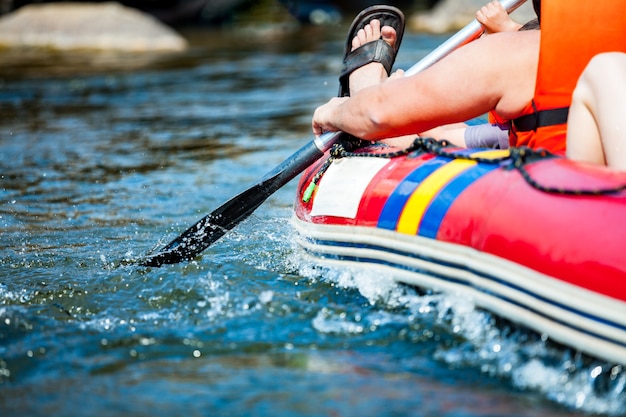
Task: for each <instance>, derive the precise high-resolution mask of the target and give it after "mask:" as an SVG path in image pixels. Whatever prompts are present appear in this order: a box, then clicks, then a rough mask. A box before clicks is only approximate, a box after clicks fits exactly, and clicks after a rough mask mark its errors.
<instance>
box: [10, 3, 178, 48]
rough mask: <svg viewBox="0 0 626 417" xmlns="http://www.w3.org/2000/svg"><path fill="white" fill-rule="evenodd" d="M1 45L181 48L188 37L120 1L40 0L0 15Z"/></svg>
mask: <svg viewBox="0 0 626 417" xmlns="http://www.w3.org/2000/svg"><path fill="white" fill-rule="evenodd" d="M0 47H4V48H23V47H30V48H50V49H55V50H81V49H82V50H116V51H128V52H140V51H182V50H184V49H186V47H187V42H186V41H185V39H184V38H183V37H182V36H180V35H179V34H178V33H176V32H175V31H174V30H172V29H171V28H169V27H168V26H165V25H164V24H162V23H161V22H159V21H158V20H156V19H155V18H153V17H152V16H150V15H147V14H145V13H143V12H140V11H138V10H135V9H132V8H129V7H125V6H122V5H121V4H119V3H114V2H111V3H45V4H31V5H28V6H24V7H22V8H20V9H18V10H16V11H15V12H13V13H10V14H8V15H5V16H3V17H2V18H0Z"/></svg>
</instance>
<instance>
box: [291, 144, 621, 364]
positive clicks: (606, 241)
mask: <svg viewBox="0 0 626 417" xmlns="http://www.w3.org/2000/svg"><path fill="white" fill-rule="evenodd" d="M330 154H332V155H333V156H330ZM625 188H626V173H620V172H615V171H611V170H608V169H606V168H604V167H597V166H591V165H587V164H580V163H576V162H573V161H570V160H566V159H564V158H561V157H555V156H554V155H550V154H548V153H545V152H533V151H530V150H527V149H513V150H511V151H508V150H506V151H500V150H481V149H472V150H468V149H455V148H451V147H447V146H445V143H444V144H442V143H438V142H435V141H433V140H421V141H416V143H415V144H414V146H413V148H412V149H408V150H406V151H404V152H396V153H394V152H392V149H391V148H388V147H385V146H383V145H370V146H368V147H365V148H360V149H357V150H355V151H352V152H349V151H346V150H345V149H344V148H338V149H333V150H331V152H330V153H329V154H327V155H326V156H325V158H324V159H322V160H320V161H319V162H318V163H317V164H315V165H314V166H312V167H311V168H310V169H309V170H308V171H306V172H305V173H304V174H303V176H302V177H301V180H300V183H299V186H298V191H297V198H296V202H295V207H294V212H295V215H294V218H293V223H294V225H295V228H296V230H297V231H298V232H299V235H300V239H299V241H300V243H301V245H302V247H303V248H304V249H305V251H306V252H307V253H308V254H310V255H312V256H314V257H315V258H317V259H318V260H319V261H320V262H321V263H325V264H330V265H334V266H337V265H339V266H355V265H357V266H359V267H364V268H371V269H373V270H377V271H380V272H382V273H385V274H387V275H389V274H391V275H392V276H393V277H394V279H396V280H397V281H399V282H403V283H406V284H409V285H413V286H417V287H420V288H425V289H432V290H435V291H442V292H451V293H460V294H464V295H465V296H467V297H471V299H472V301H473V302H474V303H475V304H476V305H477V306H478V307H481V308H484V309H486V310H489V311H492V312H493V313H495V314H496V315H498V316H501V317H504V318H506V319H508V320H511V321H513V322H515V323H519V324H521V325H523V326H526V327H528V328H530V329H533V330H535V331H537V332H540V333H542V334H545V335H547V336H548V337H549V338H551V339H552V340H554V341H556V342H559V343H561V344H564V345H566V346H569V347H571V348H573V349H576V350H578V351H581V352H584V353H586V354H588V355H591V356H593V357H596V358H599V359H602V360H605V361H608V362H611V363H616V364H621V365H626V191H624V189H625Z"/></svg>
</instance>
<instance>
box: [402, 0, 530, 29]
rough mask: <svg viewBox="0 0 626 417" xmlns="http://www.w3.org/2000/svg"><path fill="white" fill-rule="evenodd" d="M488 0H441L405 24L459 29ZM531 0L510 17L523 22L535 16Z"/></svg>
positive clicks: (421, 27)
mask: <svg viewBox="0 0 626 417" xmlns="http://www.w3.org/2000/svg"><path fill="white" fill-rule="evenodd" d="M488 2H489V0H441V1H440V2H439V3H437V5H436V6H435V7H434V8H433V9H432V10H429V11H428V12H424V13H417V14H415V15H414V16H412V17H411V18H410V19H409V20H408V21H407V25H408V26H409V27H410V28H411V29H412V30H415V31H421V32H430V33H446V32H452V31H456V30H459V29H461V28H462V27H463V26H465V25H467V24H468V23H469V22H471V21H472V20H473V19H474V17H475V15H476V12H477V11H478V10H479V9H480V8H481V7H482V6H484V5H485V4H487V3H488ZM536 17H537V15H535V11H534V10H533V7H532V2H530V1H527V2H526V3H524V4H522V5H521V6H520V7H519V8H518V9H517V10H515V11H514V12H513V14H511V19H513V20H515V21H516V22H518V23H521V24H524V23H526V22H527V21H529V20H531V19H534V18H536Z"/></svg>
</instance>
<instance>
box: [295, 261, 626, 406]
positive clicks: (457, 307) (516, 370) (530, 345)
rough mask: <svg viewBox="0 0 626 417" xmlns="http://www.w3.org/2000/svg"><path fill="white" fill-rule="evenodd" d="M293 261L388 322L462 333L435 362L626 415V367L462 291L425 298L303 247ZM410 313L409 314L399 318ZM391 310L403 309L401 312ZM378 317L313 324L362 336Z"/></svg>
mask: <svg viewBox="0 0 626 417" xmlns="http://www.w3.org/2000/svg"><path fill="white" fill-rule="evenodd" d="M294 251H295V252H296V254H297V256H294V257H292V258H291V260H290V261H289V262H290V264H291V265H292V266H297V267H298V271H299V274H300V275H302V276H305V277H307V278H309V279H311V280H312V281H318V280H319V281H328V282H331V283H333V285H334V286H337V287H340V288H345V289H356V290H358V292H359V293H360V294H361V295H363V297H365V298H366V299H367V300H368V301H369V303H370V304H371V305H373V306H374V305H380V306H381V311H380V312H379V314H378V315H379V316H380V317H382V318H384V319H386V320H387V321H386V322H384V321H383V322H379V323H378V324H380V325H382V324H383V323H390V322H393V323H401V322H406V323H410V322H414V321H421V322H425V325H426V326H428V325H430V326H431V327H432V328H435V329H443V330H445V331H446V332H448V333H449V334H453V335H455V336H458V338H459V339H458V340H459V341H458V343H454V344H452V345H449V344H445V345H442V346H439V347H438V348H437V350H436V352H435V359H437V360H441V361H443V362H445V363H447V364H449V365H450V366H451V367H478V368H479V369H480V370H481V372H483V373H486V374H488V375H490V376H493V377H497V378H505V379H507V380H508V381H510V383H511V384H512V385H513V386H514V387H516V388H519V389H523V390H530V391H534V392H540V393H542V394H543V395H544V396H545V397H546V398H548V399H550V400H552V401H555V402H557V403H559V404H562V405H564V406H566V407H568V408H571V409H576V410H580V411H583V412H585V413H598V414H604V415H610V416H622V415H626V370H625V369H623V368H622V367H621V366H613V365H611V364H607V363H602V362H601V361H597V360H594V359H592V358H588V357H584V356H582V355H580V354H578V353H576V352H573V351H571V350H569V349H567V348H564V347H561V346H558V345H556V344H552V343H551V342H549V341H548V340H547V339H548V338H547V337H546V336H542V335H538V334H536V333H532V332H530V331H529V330H527V329H522V328H516V327H515V326H514V325H507V324H503V323H500V322H499V321H498V320H497V318H496V317H494V316H493V315H492V314H491V313H489V312H486V311H484V310H480V309H477V308H476V307H475V305H474V304H473V303H472V302H471V301H470V300H468V298H466V297H463V295H462V294H458V295H450V294H426V295H419V294H417V293H415V292H413V291H411V290H410V289H408V288H407V287H406V286H403V285H399V284H397V283H396V282H395V281H393V279H392V278H391V277H390V276H384V275H380V274H378V272H374V271H372V270H367V269H355V268H327V267H320V266H319V264H316V263H315V261H313V260H311V259H310V258H309V257H308V256H306V255H303V253H302V251H301V250H299V249H294ZM398 308H404V309H405V311H406V316H405V317H401V316H400V315H399V314H397V313H395V310H397V309H398ZM388 309H395V310H394V314H391V313H389V311H387V310H388ZM372 320H374V318H373V317H366V318H363V317H354V316H350V315H348V314H345V313H342V312H339V313H337V312H333V311H331V310H329V309H327V308H323V309H322V310H320V311H319V312H318V314H317V315H316V317H315V318H314V319H313V323H312V324H313V327H314V328H315V329H316V330H317V331H319V332H322V333H339V334H342V333H343V334H348V335H349V334H358V333H361V332H363V331H365V330H366V329H368V326H370V324H371V323H372Z"/></svg>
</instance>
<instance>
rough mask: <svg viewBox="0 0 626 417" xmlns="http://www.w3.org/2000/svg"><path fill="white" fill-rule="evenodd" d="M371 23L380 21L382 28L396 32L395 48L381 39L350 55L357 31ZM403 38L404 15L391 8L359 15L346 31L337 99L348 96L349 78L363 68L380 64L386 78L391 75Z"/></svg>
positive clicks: (373, 8)
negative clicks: (346, 36) (372, 63)
mask: <svg viewBox="0 0 626 417" xmlns="http://www.w3.org/2000/svg"><path fill="white" fill-rule="evenodd" d="M373 19H378V20H380V26H381V27H383V26H391V27H392V28H394V29H395V30H396V42H395V44H394V46H393V47H392V46H391V45H389V44H388V43H387V42H385V41H384V40H383V39H382V38H381V39H379V40H377V41H373V42H368V43H366V44H365V45H362V46H360V47H358V48H357V49H355V50H354V51H351V49H352V39H354V37H355V36H356V34H357V32H358V31H359V30H360V29H363V27H365V26H366V25H367V24H368V23H370V22H371V21H372V20H373ZM403 34H404V14H403V13H402V12H401V11H400V10H399V9H397V8H395V7H393V6H386V5H379V6H371V7H368V8H367V9H365V10H363V11H362V12H361V13H359V14H358V15H357V17H355V18H354V20H353V21H352V25H351V26H350V30H349V31H348V39H347V40H346V49H345V51H344V58H343V68H342V70H341V75H340V76H339V97H346V96H349V95H350V83H349V79H350V74H352V72H353V71H355V70H357V69H359V68H361V67H362V66H364V65H367V64H369V63H371V62H379V63H381V64H382V65H383V67H384V68H385V70H386V71H387V74H388V75H389V74H391V68H392V67H393V63H394V62H395V60H396V55H397V54H398V49H400V43H401V42H402V35H403Z"/></svg>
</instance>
